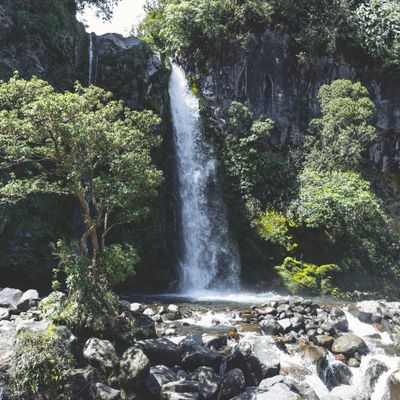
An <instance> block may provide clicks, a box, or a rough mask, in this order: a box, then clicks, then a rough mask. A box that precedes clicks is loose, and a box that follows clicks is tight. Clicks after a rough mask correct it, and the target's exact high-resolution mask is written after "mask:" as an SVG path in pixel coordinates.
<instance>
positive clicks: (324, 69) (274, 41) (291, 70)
mask: <svg viewBox="0 0 400 400" xmlns="http://www.w3.org/2000/svg"><path fill="white" fill-rule="evenodd" d="M206 71H207V72H206V73H205V74H199V76H200V79H199V87H200V89H201V91H202V93H203V95H204V96H205V98H206V100H207V101H208V103H209V105H210V106H211V108H212V110H213V114H214V117H215V119H216V120H217V121H218V124H219V126H221V127H224V126H225V124H226V119H227V114H226V111H227V109H228V108H229V106H230V104H231V102H232V101H233V100H237V101H242V102H246V103H248V104H250V105H251V107H252V109H253V111H254V113H255V115H256V116H260V115H265V116H267V117H270V118H271V119H273V120H274V121H275V124H276V126H277V128H278V130H279V131H280V132H279V133H276V134H274V135H273V137H272V141H273V144H275V145H278V146H279V145H283V144H284V143H286V142H287V141H288V140H289V136H290V135H292V137H291V138H290V139H291V140H294V141H295V142H296V140H298V139H299V135H301V132H302V131H304V128H305V127H306V126H307V124H308V118H309V117H310V115H311V116H312V115H316V114H317V113H318V112H319V105H318V101H317V95H318V91H319V88H320V87H321V85H323V84H324V83H327V82H330V81H332V80H335V79H350V80H353V81H357V80H360V81H361V82H362V83H363V84H364V85H365V86H367V88H368V89H369V92H370V95H371V96H372V98H373V99H374V101H375V103H376V105H377V126H378V127H379V128H380V129H381V130H382V131H384V132H393V133H394V134H393V136H392V138H388V137H387V136H386V135H385V137H384V136H382V139H380V140H379V141H378V143H377V144H376V145H375V146H374V147H373V148H371V161H372V162H374V163H376V164H377V165H378V166H379V167H380V168H381V169H388V168H389V167H390V166H391V165H393V164H396V165H397V163H398V157H399V156H400V154H399V152H398V150H397V153H396V154H393V150H394V149H398V146H396V143H397V145H398V144H399V141H398V140H399V139H398V138H396V134H398V133H399V132H400V100H399V98H398V96H397V94H396V93H398V92H399V90H400V76H397V77H396V76H393V74H389V76H388V74H384V73H382V72H381V71H379V69H377V68H374V67H369V66H367V65H360V64H359V63H358V62H356V61H355V60H351V59H350V57H349V55H346V56H345V55H344V54H342V53H341V52H340V51H338V52H337V53H336V54H335V56H333V57H313V58H311V60H310V63H309V65H308V67H305V66H300V65H299V64H298V61H297V58H296V54H294V53H293V52H292V51H291V48H290V37H289V35H288V34H287V33H285V32H281V31H270V30H267V31H265V33H264V34H263V35H262V37H261V38H259V39H257V38H255V37H251V38H249V40H248V43H247V48H246V49H242V48H239V47H234V46H232V47H231V48H229V49H227V51H225V52H224V55H221V56H220V57H219V58H218V59H210V60H209V61H208V63H207V65H206Z"/></svg>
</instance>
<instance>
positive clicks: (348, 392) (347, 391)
mask: <svg viewBox="0 0 400 400" xmlns="http://www.w3.org/2000/svg"><path fill="white" fill-rule="evenodd" d="M330 394H331V395H332V396H336V397H337V398H338V399H340V400H355V398H356V397H355V396H356V393H355V391H354V388H353V387H352V386H350V385H340V386H336V387H335V388H333V389H332V390H331V393H330Z"/></svg>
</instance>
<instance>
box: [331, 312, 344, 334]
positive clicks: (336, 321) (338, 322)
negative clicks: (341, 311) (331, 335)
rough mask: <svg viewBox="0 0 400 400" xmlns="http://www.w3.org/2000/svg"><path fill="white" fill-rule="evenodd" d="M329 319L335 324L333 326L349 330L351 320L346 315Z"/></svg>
mask: <svg viewBox="0 0 400 400" xmlns="http://www.w3.org/2000/svg"><path fill="white" fill-rule="evenodd" d="M328 321H329V322H330V323H331V324H332V325H333V327H334V328H335V329H336V330H338V331H341V332H347V331H348V330H349V322H348V321H347V318H346V316H345V315H342V316H339V317H335V318H328Z"/></svg>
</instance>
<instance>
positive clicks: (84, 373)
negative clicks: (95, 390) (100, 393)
mask: <svg viewBox="0 0 400 400" xmlns="http://www.w3.org/2000/svg"><path fill="white" fill-rule="evenodd" d="M97 380H98V373H97V371H96V369H95V368H93V367H92V366H90V365H88V366H87V367H86V368H77V369H74V370H72V371H71V374H70V379H69V387H70V389H71V392H72V398H73V399H88V398H90V389H91V384H92V383H93V382H96V381H97Z"/></svg>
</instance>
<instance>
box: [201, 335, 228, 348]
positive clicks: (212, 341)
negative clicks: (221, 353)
mask: <svg viewBox="0 0 400 400" xmlns="http://www.w3.org/2000/svg"><path fill="white" fill-rule="evenodd" d="M202 340H203V344H204V345H205V346H207V347H213V348H214V349H219V348H220V347H223V346H226V344H227V342H228V339H227V337H226V335H204V336H203V337H202Z"/></svg>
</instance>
